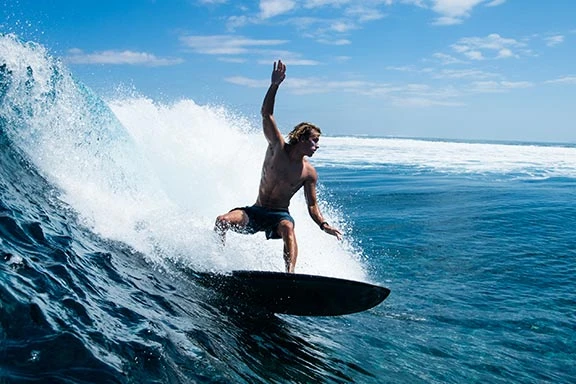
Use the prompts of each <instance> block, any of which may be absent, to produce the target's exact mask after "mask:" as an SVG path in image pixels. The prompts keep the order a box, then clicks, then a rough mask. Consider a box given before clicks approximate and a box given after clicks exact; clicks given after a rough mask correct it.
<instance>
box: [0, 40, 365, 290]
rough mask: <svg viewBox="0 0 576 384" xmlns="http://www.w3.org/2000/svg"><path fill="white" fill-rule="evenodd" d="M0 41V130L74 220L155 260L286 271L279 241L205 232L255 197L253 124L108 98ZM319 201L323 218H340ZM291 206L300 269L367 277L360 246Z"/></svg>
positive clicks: (257, 143)
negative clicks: (221, 239)
mask: <svg viewBox="0 0 576 384" xmlns="http://www.w3.org/2000/svg"><path fill="white" fill-rule="evenodd" d="M0 49H1V51H2V61H3V63H4V64H3V67H2V68H3V70H2V71H3V82H2V84H3V93H2V99H3V100H2V105H1V110H0V112H1V114H2V116H3V119H4V121H5V122H4V124H3V125H4V129H5V130H6V135H7V137H8V138H9V139H10V140H11V142H12V143H14V145H15V146H16V147H17V148H18V150H19V151H21V152H22V153H23V154H24V155H25V157H26V158H27V159H29V160H30V163H31V164H34V167H35V169H37V170H38V172H39V173H40V174H42V175H43V176H44V177H45V178H46V179H47V180H48V181H49V183H50V184H51V185H53V186H54V187H55V188H56V189H58V190H59V191H60V199H61V200H62V201H63V202H64V203H66V204H67V205H68V206H70V207H72V208H73V210H74V211H75V212H77V213H78V216H79V220H80V221H81V224H82V225H84V226H85V227H87V228H89V229H90V230H92V231H94V232H95V233H97V234H98V235H100V236H102V237H104V238H107V239H111V240H117V241H121V242H124V243H126V244H128V245H130V246H131V247H133V248H134V249H136V250H137V251H139V252H141V253H143V254H144V255H146V257H147V258H148V260H149V261H153V262H154V263H157V264H158V265H162V263H164V262H165V261H166V260H167V259H168V260H169V261H174V260H176V261H178V262H181V263H186V264H189V265H191V266H193V267H195V268H198V269H209V270H232V269H265V270H283V268H284V266H283V260H282V257H281V252H282V250H281V248H282V245H281V244H280V242H271V241H268V242H267V241H265V240H264V239H263V237H258V236H251V237H245V236H242V235H236V234H231V236H230V240H231V241H229V242H228V243H229V245H228V246H227V247H226V248H225V249H224V251H222V249H221V248H220V247H219V245H218V242H217V241H215V238H214V234H213V231H212V226H213V223H214V219H215V217H216V216H217V215H218V214H221V213H223V212H226V211H227V210H229V209H231V208H233V207H236V206H242V205H249V204H252V202H253V201H255V199H256V193H257V190H258V182H259V174H260V165H261V162H262V159H263V155H264V150H265V147H266V144H265V141H264V138H263V135H262V134H261V133H260V128H259V127H258V125H259V124H258V125H257V124H252V123H251V122H250V121H248V120H247V119H246V118H244V117H242V116H240V115H238V114H235V113H233V112H231V111H229V110H228V109H226V108H225V107H223V106H210V105H208V106H200V105H197V104H196V103H195V102H193V101H192V100H182V101H178V102H175V103H172V104H161V103H156V102H153V101H152V100H150V99H147V98H145V97H140V96H133V97H132V96H131V97H122V98H118V99H116V100H111V101H109V102H107V103H106V102H104V101H102V100H101V99H100V98H98V97H97V96H96V95H95V94H94V93H93V92H92V91H91V90H90V89H88V88H87V87H86V86H84V85H83V84H81V83H80V82H78V81H77V80H75V79H74V77H73V76H72V74H71V73H70V72H69V71H68V70H67V68H66V67H65V66H64V65H63V64H62V63H61V62H59V61H58V60H57V59H54V58H53V57H51V56H50V55H49V53H48V52H47V51H46V50H45V48H43V47H42V46H40V45H38V44H34V43H21V42H20V41H18V40H17V38H16V37H14V36H10V35H9V36H3V37H2V38H1V39H0ZM257 127H258V128H257ZM323 205H324V211H325V213H326V215H327V217H328V218H329V219H330V220H331V221H333V222H337V223H340V224H342V225H344V224H345V223H344V218H343V216H342V214H341V213H340V212H339V211H338V210H337V209H334V208H332V207H331V205H330V203H329V202H327V201H323ZM291 211H292V214H293V216H294V217H295V219H296V221H297V223H298V228H297V231H298V232H299V234H298V235H299V243H300V248H301V250H302V252H301V254H300V255H299V266H298V268H299V271H300V272H306V273H316V274H325V275H332V276H341V277H349V278H354V279H365V274H364V269H363V266H362V265H361V263H360V262H359V257H360V256H359V251H357V250H354V249H353V248H352V246H351V245H349V244H348V243H343V244H337V242H335V241H333V239H332V238H331V237H330V236H323V235H322V233H321V232H318V231H317V228H316V226H315V224H314V223H313V222H312V221H311V220H310V219H309V218H308V217H307V216H308V214H307V210H306V207H305V203H304V200H303V197H302V195H301V194H300V195H297V196H296V198H295V201H293V204H292V207H291ZM350 244H351V243H350ZM319 245H320V246H319ZM318 249H321V251H318ZM262 255H265V256H264V257H262Z"/></svg>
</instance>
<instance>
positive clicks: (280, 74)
mask: <svg viewBox="0 0 576 384" xmlns="http://www.w3.org/2000/svg"><path fill="white" fill-rule="evenodd" d="M285 78H286V66H285V65H284V63H282V60H278V63H276V62H274V70H273V71H272V84H275V85H280V83H281V82H282V81H284V79H285Z"/></svg>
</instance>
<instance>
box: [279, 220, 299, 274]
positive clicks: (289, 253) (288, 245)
mask: <svg viewBox="0 0 576 384" xmlns="http://www.w3.org/2000/svg"><path fill="white" fill-rule="evenodd" d="M277 231H278V234H280V236H282V240H284V264H285V265H286V272H288V273H294V269H295V268H296V259H297V258H298V243H297V242H296V234H295V233H294V223H292V222H291V221H290V220H282V221H281V222H280V223H279V224H278V229H277Z"/></svg>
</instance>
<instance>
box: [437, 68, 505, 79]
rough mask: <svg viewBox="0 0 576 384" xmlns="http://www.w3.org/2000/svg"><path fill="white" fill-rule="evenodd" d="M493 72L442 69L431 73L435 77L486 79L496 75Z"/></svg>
mask: <svg viewBox="0 0 576 384" xmlns="http://www.w3.org/2000/svg"><path fill="white" fill-rule="evenodd" d="M498 76H499V75H497V74H495V73H490V72H485V71H481V70H477V69H460V70H458V69H444V70H441V71H435V72H433V73H432V77H433V78H435V79H465V78H472V79H487V78H490V77H492V78H493V77H498Z"/></svg>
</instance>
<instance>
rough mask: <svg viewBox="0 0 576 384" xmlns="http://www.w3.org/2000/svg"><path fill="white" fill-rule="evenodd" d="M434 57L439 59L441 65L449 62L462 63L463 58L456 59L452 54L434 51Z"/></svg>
mask: <svg viewBox="0 0 576 384" xmlns="http://www.w3.org/2000/svg"><path fill="white" fill-rule="evenodd" d="M432 57H434V58H435V59H437V60H439V61H440V63H441V64H442V65H450V64H462V63H464V61H463V60H460V59H457V58H455V57H454V56H451V55H447V54H445V53H439V52H438V53H435V54H433V55H432Z"/></svg>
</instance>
